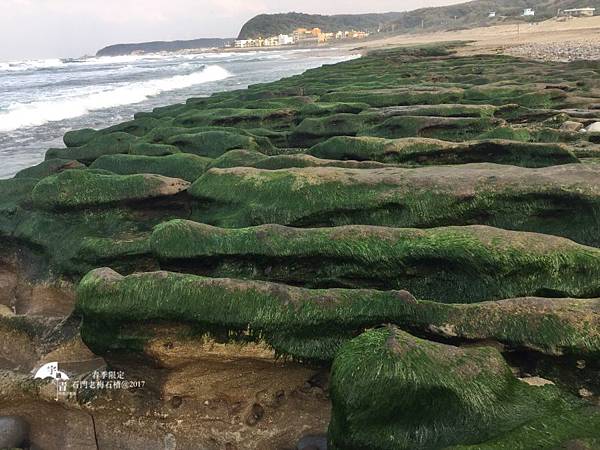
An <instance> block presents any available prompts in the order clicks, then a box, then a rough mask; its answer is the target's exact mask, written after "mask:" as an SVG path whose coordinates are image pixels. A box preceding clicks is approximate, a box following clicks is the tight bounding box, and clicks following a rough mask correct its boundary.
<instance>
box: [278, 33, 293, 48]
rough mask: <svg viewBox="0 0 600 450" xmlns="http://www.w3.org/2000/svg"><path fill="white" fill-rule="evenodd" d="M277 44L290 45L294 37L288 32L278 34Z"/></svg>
mask: <svg viewBox="0 0 600 450" xmlns="http://www.w3.org/2000/svg"><path fill="white" fill-rule="evenodd" d="M277 41H278V43H279V45H291V44H293V43H294V38H293V37H292V36H290V35H289V34H280V35H279V36H277Z"/></svg>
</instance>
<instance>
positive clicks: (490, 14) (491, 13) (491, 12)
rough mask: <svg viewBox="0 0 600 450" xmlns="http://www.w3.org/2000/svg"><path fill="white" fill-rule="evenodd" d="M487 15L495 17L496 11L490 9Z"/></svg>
mask: <svg viewBox="0 0 600 450" xmlns="http://www.w3.org/2000/svg"><path fill="white" fill-rule="evenodd" d="M488 17H496V11H490V13H489V14H488Z"/></svg>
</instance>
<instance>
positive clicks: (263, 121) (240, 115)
mask: <svg viewBox="0 0 600 450" xmlns="http://www.w3.org/2000/svg"><path fill="white" fill-rule="evenodd" d="M295 116H296V111H295V110H294V109H291V108H287V109H258V108H253V109H250V108H248V109H245V108H215V109H205V110H196V109H192V110H191V111H188V112H185V113H183V114H181V115H178V116H177V118H176V119H175V121H174V122H173V124H174V125H175V126H184V127H201V126H211V125H214V126H226V127H227V126H237V127H242V128H248V127H250V128H260V127H263V126H265V127H278V126H284V125H286V124H290V123H291V122H293V121H294V119H295Z"/></svg>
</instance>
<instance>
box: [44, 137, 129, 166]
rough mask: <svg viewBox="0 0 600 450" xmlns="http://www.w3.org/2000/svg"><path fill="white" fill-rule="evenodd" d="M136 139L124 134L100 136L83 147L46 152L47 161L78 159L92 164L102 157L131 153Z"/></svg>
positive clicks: (53, 149) (55, 149)
mask: <svg viewBox="0 0 600 450" xmlns="http://www.w3.org/2000/svg"><path fill="white" fill-rule="evenodd" d="M136 139H137V138H136V137H135V136H133V135H131V134H128V133H124V132H115V133H110V134H100V135H98V136H97V137H95V138H93V139H92V140H90V141H89V142H87V143H86V144H84V145H82V146H81V147H72V148H52V149H50V150H48V151H47V152H46V159H56V158H59V159H76V160H77V161H80V162H82V163H91V162H93V161H95V160H96V159H97V158H99V157H100V156H102V155H114V154H117V153H129V149H130V147H131V144H132V143H133V142H134V141H136Z"/></svg>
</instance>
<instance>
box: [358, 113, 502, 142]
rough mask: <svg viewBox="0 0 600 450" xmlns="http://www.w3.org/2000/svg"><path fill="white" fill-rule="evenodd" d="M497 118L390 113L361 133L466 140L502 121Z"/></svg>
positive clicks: (386, 136) (380, 135) (392, 137)
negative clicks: (392, 115) (391, 115)
mask: <svg viewBox="0 0 600 450" xmlns="http://www.w3.org/2000/svg"><path fill="white" fill-rule="evenodd" d="M499 124H500V122H499V121H498V120H497V119H492V118H488V117H477V118H472V117H425V116H399V117H390V118H389V119H386V120H385V121H383V122H382V123H381V124H378V125H375V126H373V127H370V128H368V129H365V130H363V131H361V132H360V135H361V136H376V137H384V138H390V139H396V138H403V137H425V138H434V139H445V140H450V141H462V140H466V139H473V138H475V137H477V136H478V135H480V134H481V133H483V132H484V131H487V130H490V129H492V128H494V127H495V126H497V125H499Z"/></svg>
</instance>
